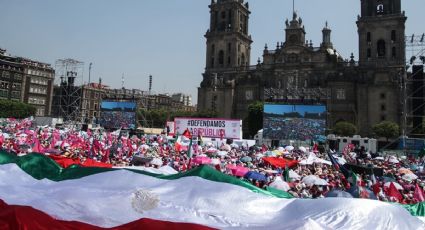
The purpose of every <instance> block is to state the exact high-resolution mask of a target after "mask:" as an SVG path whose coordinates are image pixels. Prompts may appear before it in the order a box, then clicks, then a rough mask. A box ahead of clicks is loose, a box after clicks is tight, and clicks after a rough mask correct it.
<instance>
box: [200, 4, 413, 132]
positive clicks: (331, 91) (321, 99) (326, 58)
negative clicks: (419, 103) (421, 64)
mask: <svg viewBox="0 0 425 230" xmlns="http://www.w3.org/2000/svg"><path fill="white" fill-rule="evenodd" d="M360 4H361V14H360V15H359V16H358V18H357V27H358V41H359V42H358V49H359V58H358V60H355V59H354V56H353V55H351V57H348V58H344V57H342V56H341V55H340V54H339V53H338V50H337V47H335V46H334V45H333V44H332V37H331V29H330V28H329V26H328V25H327V23H325V22H324V28H323V29H322V34H323V39H322V42H321V44H320V46H318V47H316V46H313V44H312V42H311V41H307V40H306V38H305V37H306V36H305V35H306V28H305V25H304V24H303V21H302V18H301V17H300V16H299V15H297V14H296V13H293V15H292V17H291V18H289V19H287V20H286V22H285V24H286V25H285V26H286V29H285V38H284V41H282V42H278V44H277V45H276V47H274V44H273V48H272V47H268V46H267V45H266V46H265V47H264V51H263V55H262V60H261V59H258V61H257V64H256V65H253V66H252V65H250V56H251V53H250V52H251V43H252V39H253V38H252V37H251V36H250V34H249V15H250V9H249V3H248V2H245V1H244V0H212V1H211V4H210V6H209V8H210V14H211V19H210V26H209V29H208V30H207V32H206V34H205V38H206V46H207V49H206V67H205V72H204V73H203V80H202V82H201V85H200V87H199V88H198V109H199V110H214V111H216V112H217V113H218V115H219V116H220V117H225V118H238V119H244V118H245V117H246V116H247V110H248V109H247V108H248V105H249V104H251V103H252V102H254V101H265V102H274V103H283V104H325V105H326V107H327V111H328V113H327V114H328V115H327V126H328V129H332V127H333V126H334V125H335V124H336V123H337V122H339V121H348V122H351V123H353V124H355V125H356V126H357V128H358V130H359V132H360V134H361V135H369V134H370V133H371V127H372V126H373V125H374V124H377V123H379V122H381V121H394V122H397V123H399V124H400V119H401V114H402V106H401V100H400V95H401V93H400V92H401V91H400V82H401V80H400V79H401V76H402V73H403V71H404V68H405V67H404V66H405V59H406V55H405V22H406V19H407V17H406V16H405V15H404V12H403V11H402V10H401V0H361V1H360Z"/></svg>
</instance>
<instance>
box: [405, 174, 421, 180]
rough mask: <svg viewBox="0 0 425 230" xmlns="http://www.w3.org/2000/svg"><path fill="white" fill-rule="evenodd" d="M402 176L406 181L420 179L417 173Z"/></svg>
mask: <svg viewBox="0 0 425 230" xmlns="http://www.w3.org/2000/svg"><path fill="white" fill-rule="evenodd" d="M402 178H403V180H406V181H412V180H416V179H418V176H416V175H415V174H405V175H403V176H402Z"/></svg>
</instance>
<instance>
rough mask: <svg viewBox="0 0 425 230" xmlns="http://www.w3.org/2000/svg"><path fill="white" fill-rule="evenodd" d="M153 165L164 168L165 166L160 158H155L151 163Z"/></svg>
mask: <svg viewBox="0 0 425 230" xmlns="http://www.w3.org/2000/svg"><path fill="white" fill-rule="evenodd" d="M151 164H153V165H158V166H162V165H163V162H162V159H160V158H154V159H153V160H152V161H151Z"/></svg>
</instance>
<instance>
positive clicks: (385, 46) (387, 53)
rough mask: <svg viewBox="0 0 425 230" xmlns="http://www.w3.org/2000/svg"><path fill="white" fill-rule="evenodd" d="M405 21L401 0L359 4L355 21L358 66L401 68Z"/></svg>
mask: <svg viewBox="0 0 425 230" xmlns="http://www.w3.org/2000/svg"><path fill="white" fill-rule="evenodd" d="M406 19H407V18H406V17H405V15H404V12H402V11H401V0H361V16H359V17H358V20H357V27H358V33H359V62H360V65H375V64H379V63H383V64H384V63H385V65H404V63H405V59H406V55H405V50H406V47H405V41H404V35H405V34H404V33H405V22H406Z"/></svg>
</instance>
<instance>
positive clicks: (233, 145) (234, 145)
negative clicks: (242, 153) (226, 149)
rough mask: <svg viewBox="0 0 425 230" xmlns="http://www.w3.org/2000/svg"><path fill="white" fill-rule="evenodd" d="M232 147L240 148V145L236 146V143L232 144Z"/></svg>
mask: <svg viewBox="0 0 425 230" xmlns="http://www.w3.org/2000/svg"><path fill="white" fill-rule="evenodd" d="M230 147H232V148H239V145H238V144H235V143H232V144H231V145H230Z"/></svg>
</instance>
